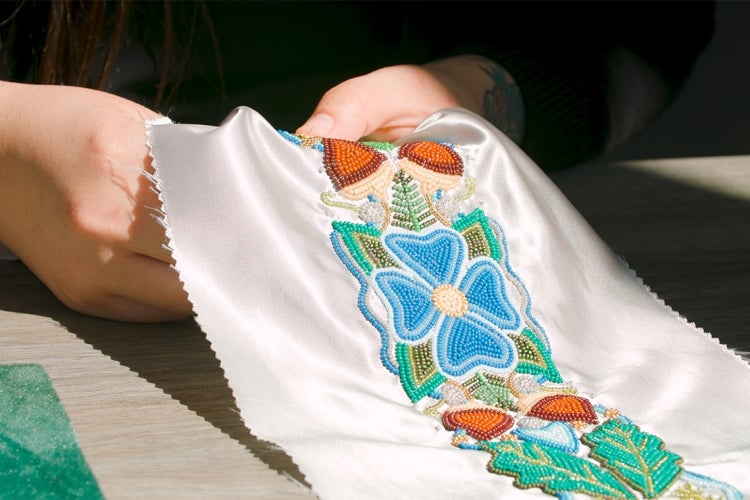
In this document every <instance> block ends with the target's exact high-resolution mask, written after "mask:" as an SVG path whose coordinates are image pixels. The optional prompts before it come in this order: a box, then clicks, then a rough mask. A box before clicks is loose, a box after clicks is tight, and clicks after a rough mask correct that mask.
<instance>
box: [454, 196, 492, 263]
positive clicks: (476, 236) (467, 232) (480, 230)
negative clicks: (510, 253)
mask: <svg viewBox="0 0 750 500" xmlns="http://www.w3.org/2000/svg"><path fill="white" fill-rule="evenodd" d="M453 229H455V230H456V231H458V232H460V233H461V234H462V235H463V237H464V239H465V240H466V243H467V245H468V247H469V258H470V259H473V258H474V257H478V256H480V255H484V256H486V257H490V258H492V259H494V260H496V261H498V262H500V258H501V257H502V250H501V248H500V243H499V242H498V240H497V237H496V235H495V232H494V231H493V230H492V227H491V226H490V222H489V220H488V219H487V215H486V214H485V213H484V211H482V210H481V209H479V208H477V209H474V210H473V211H472V212H471V213H470V214H469V215H467V216H465V217H462V218H460V219H458V220H457V221H456V222H455V223H454V224H453Z"/></svg>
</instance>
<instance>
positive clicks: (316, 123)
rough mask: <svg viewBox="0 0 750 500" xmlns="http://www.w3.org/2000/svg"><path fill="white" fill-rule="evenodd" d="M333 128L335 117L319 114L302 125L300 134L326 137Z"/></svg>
mask: <svg viewBox="0 0 750 500" xmlns="http://www.w3.org/2000/svg"><path fill="white" fill-rule="evenodd" d="M332 128H333V117H332V116H331V115H327V114H326V113H318V114H317V115H313V116H311V117H310V119H309V120H307V122H306V123H305V124H304V125H302V126H301V127H300V128H299V130H298V132H299V133H300V134H304V135H312V136H320V137H326V134H328V132H330V131H331V129H332Z"/></svg>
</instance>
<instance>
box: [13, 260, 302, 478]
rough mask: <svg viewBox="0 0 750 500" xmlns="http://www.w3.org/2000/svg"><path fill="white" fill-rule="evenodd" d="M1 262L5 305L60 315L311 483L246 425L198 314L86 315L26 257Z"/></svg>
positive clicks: (273, 464)
mask: <svg viewBox="0 0 750 500" xmlns="http://www.w3.org/2000/svg"><path fill="white" fill-rule="evenodd" d="M0 266H2V268H3V269H2V275H3V276H5V277H7V279H5V280H3V281H2V282H0V308H1V309H4V310H8V311H15V312H19V313H26V314H34V315H38V316H45V317H50V318H52V319H54V320H55V321H57V322H59V323H60V324H61V325H62V326H63V327H65V328H66V329H67V330H68V331H70V332H71V333H73V334H75V335H76V336H78V337H79V338H80V339H81V340H83V341H84V342H86V343H87V344H89V345H91V346H92V347H94V348H95V349H97V350H99V351H101V352H102V353H103V354H105V355H107V356H109V357H110V358H112V359H113V360H115V361H117V362H119V363H120V364H122V365H124V366H126V367H127V368H129V369H130V370H132V371H134V372H135V373H137V374H138V375H139V376H140V377H142V378H144V379H146V380H148V381H149V382H151V383H152V384H154V385H155V386H156V387H158V388H159V389H161V390H163V391H164V392H165V393H167V394H168V395H170V396H171V397H173V398H174V399H176V400H177V401H179V402H180V403H182V404H183V405H185V406H186V407H188V408H189V409H190V410H192V411H194V412H195V413H197V414H198V415H199V416H201V417H203V418H204V419H205V420H206V421H208V422H209V423H211V424H212V425H213V426H215V427H217V428H218V429H219V430H221V431H222V432H224V433H225V434H227V435H229V436H230V437H231V438H233V439H235V440H236V441H238V442H239V443H241V444H242V445H244V446H245V447H246V448H247V449H248V450H250V451H251V452H252V453H253V455H254V456H256V457H258V459H260V460H262V461H263V462H264V463H266V464H267V465H268V466H269V467H270V468H271V469H273V470H275V471H277V472H279V473H281V474H282V475H285V476H288V477H291V478H293V479H294V480H296V481H298V482H300V483H302V484H305V485H308V483H307V482H306V480H305V479H304V476H303V474H302V473H301V472H300V471H299V469H298V467H297V465H296V464H294V462H293V461H292V460H291V458H290V457H289V456H288V455H286V454H285V453H284V452H283V451H282V450H281V449H279V448H278V447H277V446H275V445H273V444H272V443H269V442H266V441H263V440H261V439H258V438H257V437H255V436H254V435H253V434H252V433H250V432H249V431H248V429H247V428H246V427H245V425H244V423H243V422H242V419H241V418H240V414H239V410H238V409H237V406H236V404H235V402H234V398H233V396H232V392H231V390H230V388H229V386H228V385H227V381H226V379H225V378H224V372H223V371H222V369H221V367H220V366H219V362H218V360H217V359H216V356H215V354H214V352H213V350H212V349H211V346H210V344H209V342H208V340H206V336H205V335H204V334H203V332H202V331H201V329H200V328H199V327H198V325H197V324H196V323H195V322H194V321H193V320H186V321H181V322H172V323H161V324H131V323H122V322H117V321H108V320H103V319H98V318H92V317H89V316H84V315H81V314H77V313H75V312H73V311H71V310H70V309H68V308H66V307H65V306H63V305H62V304H61V303H60V302H59V301H58V300H57V299H56V298H55V297H54V296H53V295H52V293H50V292H49V291H48V290H47V288H46V287H45V286H44V285H43V284H42V283H41V282H40V281H39V280H37V279H36V277H34V276H33V275H32V273H31V272H30V271H29V270H28V269H27V268H26V267H25V266H24V265H23V264H22V263H20V262H0ZM20 287H26V288H28V289H27V290H23V291H22V290H20ZM19 292H23V293H19ZM19 297H34V298H35V300H34V302H33V303H32V302H29V301H28V300H25V301H24V300H21V299H19ZM308 486H309V485H308Z"/></svg>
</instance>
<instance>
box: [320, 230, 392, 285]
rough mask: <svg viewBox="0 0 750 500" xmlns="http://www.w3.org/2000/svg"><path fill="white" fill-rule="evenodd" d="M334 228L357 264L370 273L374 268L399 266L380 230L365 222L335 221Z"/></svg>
mask: <svg viewBox="0 0 750 500" xmlns="http://www.w3.org/2000/svg"><path fill="white" fill-rule="evenodd" d="M333 229H334V230H335V231H336V232H338V233H339V234H340V235H341V239H342V240H343V242H344V245H346V248H347V250H349V254H351V256H352V258H353V259H354V260H355V261H356V262H357V265H359V267H360V268H361V269H362V271H364V273H365V274H367V275H369V274H370V273H371V272H372V271H373V269H376V268H381V267H397V264H396V263H395V262H394V261H393V259H391V257H390V256H389V255H388V252H386V250H385V248H384V247H383V243H382V242H381V241H380V231H379V230H378V229H377V228H375V227H372V226H368V225H365V224H355V223H353V222H344V221H334V222H333Z"/></svg>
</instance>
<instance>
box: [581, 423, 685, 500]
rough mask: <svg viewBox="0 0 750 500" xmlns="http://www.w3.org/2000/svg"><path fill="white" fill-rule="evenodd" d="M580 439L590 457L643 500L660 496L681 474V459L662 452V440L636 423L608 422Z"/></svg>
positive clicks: (666, 451)
mask: <svg viewBox="0 0 750 500" xmlns="http://www.w3.org/2000/svg"><path fill="white" fill-rule="evenodd" d="M581 440H582V441H583V442H584V443H585V444H587V445H588V446H589V447H591V457H592V458H594V459H596V460H599V461H600V462H601V463H602V465H604V466H605V467H608V468H609V469H611V470H612V471H613V472H614V473H615V474H617V475H618V476H620V477H622V478H623V479H624V480H625V481H626V482H627V483H628V484H630V485H631V486H632V487H633V488H635V489H637V490H638V491H640V492H641V493H642V494H643V496H645V497H646V498H654V497H657V496H659V495H660V494H661V493H663V492H664V491H665V490H666V489H667V488H669V487H670V486H671V485H672V483H673V482H674V481H675V479H677V476H678V475H679V474H680V473H681V472H682V467H681V466H680V464H681V463H682V457H680V456H679V455H677V454H676V453H672V452H671V451H669V450H665V449H664V441H662V440H661V439H659V438H658V437H657V436H654V435H653V434H648V433H646V432H643V431H641V430H640V428H639V427H638V426H637V425H635V424H630V423H625V422H622V421H620V420H617V419H610V420H608V421H607V422H605V423H603V424H602V425H600V426H599V427H597V428H596V429H594V430H593V431H592V432H590V433H588V434H586V435H584V436H583V437H582V438H581Z"/></svg>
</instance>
